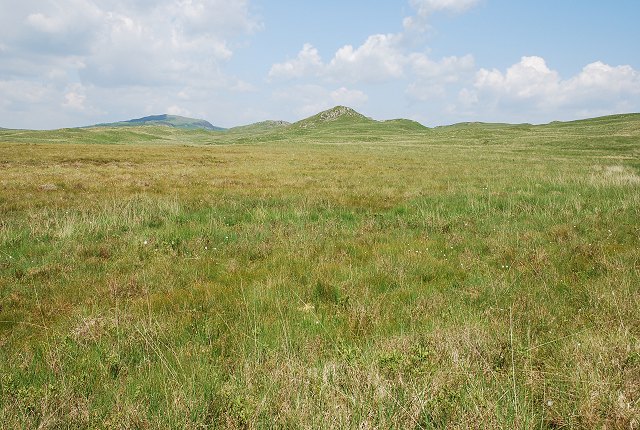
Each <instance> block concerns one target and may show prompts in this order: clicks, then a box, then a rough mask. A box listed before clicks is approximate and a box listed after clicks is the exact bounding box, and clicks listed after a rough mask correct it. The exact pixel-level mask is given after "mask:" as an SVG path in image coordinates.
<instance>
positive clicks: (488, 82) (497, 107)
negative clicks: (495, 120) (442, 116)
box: [459, 57, 640, 120]
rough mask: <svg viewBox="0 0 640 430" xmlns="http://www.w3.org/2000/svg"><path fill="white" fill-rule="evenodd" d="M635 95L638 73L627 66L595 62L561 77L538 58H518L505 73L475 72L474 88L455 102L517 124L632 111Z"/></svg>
mask: <svg viewBox="0 0 640 430" xmlns="http://www.w3.org/2000/svg"><path fill="white" fill-rule="evenodd" d="M639 95H640V72H639V71H637V70H635V69H633V68H632V67H631V66H628V65H622V66H610V65H608V64H604V63H602V62H600V61H598V62H595V63H591V64H588V65H587V66H585V67H584V68H583V69H582V71H581V72H580V73H578V74H577V75H575V76H573V77H570V78H568V79H562V77H561V76H560V74H559V73H558V72H557V71H555V70H552V69H550V68H549V66H548V65H547V63H546V61H545V60H544V59H543V58H541V57H522V58H521V60H520V62H518V63H516V64H514V65H512V66H511V67H509V68H508V69H507V70H506V71H504V72H502V71H500V70H497V69H492V70H487V69H480V70H479V71H478V72H477V73H476V76H475V81H474V83H473V88H472V89H469V88H465V89H463V90H461V92H460V94H459V102H460V105H461V106H463V107H465V108H468V109H472V108H474V107H475V108H476V109H482V110H483V111H484V113H488V114H494V115H496V116H498V115H505V114H506V113H509V115H510V117H511V118H516V119H518V120H533V119H535V118H540V119H542V120H547V119H552V118H557V117H559V116H565V117H566V116H569V117H572V116H576V115H579V116H588V115H599V114H605V113H613V112H616V111H628V110H637V109H640V100H639V97H638V96H639ZM472 112H475V111H473V110H472ZM476 113H477V112H476Z"/></svg>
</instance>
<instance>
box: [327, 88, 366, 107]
mask: <svg viewBox="0 0 640 430" xmlns="http://www.w3.org/2000/svg"><path fill="white" fill-rule="evenodd" d="M330 96H331V100H332V101H333V103H334V104H336V105H347V106H360V105H362V104H364V103H365V102H366V101H367V100H368V99H369V97H367V95H366V94H365V93H363V92H362V91H360V90H349V89H347V88H345V87H340V88H338V89H337V90H334V91H331V94H330Z"/></svg>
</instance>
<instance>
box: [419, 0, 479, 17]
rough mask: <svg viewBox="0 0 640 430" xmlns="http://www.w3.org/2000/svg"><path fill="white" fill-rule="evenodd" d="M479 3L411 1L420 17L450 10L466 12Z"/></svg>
mask: <svg viewBox="0 0 640 430" xmlns="http://www.w3.org/2000/svg"><path fill="white" fill-rule="evenodd" d="M478 3H479V0H411V5H412V6H413V7H414V8H415V9H416V10H417V11H418V15H428V14H430V13H433V12H436V11H443V10H449V11H454V12H464V11H465V10H467V9H471V8H472V7H474V6H475V5H477V4H478Z"/></svg>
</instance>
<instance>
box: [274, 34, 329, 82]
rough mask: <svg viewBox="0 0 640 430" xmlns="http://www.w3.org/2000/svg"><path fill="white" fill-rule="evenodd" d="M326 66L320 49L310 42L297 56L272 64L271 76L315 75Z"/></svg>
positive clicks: (286, 77)
mask: <svg viewBox="0 0 640 430" xmlns="http://www.w3.org/2000/svg"><path fill="white" fill-rule="evenodd" d="M324 68H325V66H324V64H323V63H322V58H320V54H319V53H318V50H317V49H316V48H314V47H313V46H312V45H311V44H310V43H305V44H304V46H303V47H302V50H301V51H300V52H299V53H298V55H297V57H296V58H294V59H293V60H289V61H285V62H284V63H279V64H274V65H273V66H271V70H270V71H269V78H283V79H293V78H301V77H304V76H315V75H318V74H320V73H321V71H322V69H324Z"/></svg>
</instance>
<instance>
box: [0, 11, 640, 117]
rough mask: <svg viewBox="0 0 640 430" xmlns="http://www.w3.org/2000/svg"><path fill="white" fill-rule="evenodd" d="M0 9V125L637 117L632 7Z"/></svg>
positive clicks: (638, 35) (639, 57)
mask: <svg viewBox="0 0 640 430" xmlns="http://www.w3.org/2000/svg"><path fill="white" fill-rule="evenodd" d="M377 3H378V2H376V3H373V2H371V1H361V0H357V1H334V0H327V1H323V2H300V1H292V0H286V1H277V2H276V1H267V0H128V1H127V0H100V1H98V0H22V1H21V2H15V1H13V0H11V1H9V0H0V28H2V31H0V127H11V128H58V127H72V126H82V125H87V124H93V123H98V122H106V121H114V120H123V119H129V118H134V117H141V116H145V115H150V114H158V113H173V114H181V115H186V116H193V117H198V118H204V119H207V120H209V121H210V122H212V123H213V124H215V125H220V126H225V127H231V126H235V125H242V124H247V123H251V122H256V121H261V120H265V119H284V120H288V121H295V120H298V119H301V118H304V117H306V116H309V115H312V114H314V113H316V112H318V111H320V110H322V109H326V108H329V107H331V106H333V105H336V104H345V105H349V106H351V107H353V108H355V109H357V110H359V111H360V112H362V113H364V114H366V115H368V116H371V117H373V118H376V119H389V118H396V117H405V118H411V119H415V120H418V121H420V122H422V123H423V124H425V125H428V126H435V125H443V124H451V123H455V122H460V121H496V122H533V123H543V122H548V121H552V120H570V119H577V118H585V117H591V116H598V115H606V114H611V113H619V112H640V49H638V47H637V41H638V40H640V26H638V25H637V19H638V17H640V2H638V1H635V0H634V1H631V0H617V1H612V2H601V1H580V2H577V1H562V2H558V1H547V0H537V1H506V0H405V1H402V0H399V1H385V2H379V3H380V4H377Z"/></svg>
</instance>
